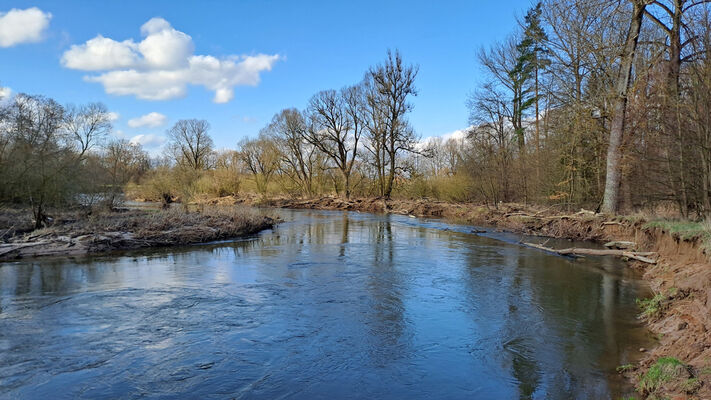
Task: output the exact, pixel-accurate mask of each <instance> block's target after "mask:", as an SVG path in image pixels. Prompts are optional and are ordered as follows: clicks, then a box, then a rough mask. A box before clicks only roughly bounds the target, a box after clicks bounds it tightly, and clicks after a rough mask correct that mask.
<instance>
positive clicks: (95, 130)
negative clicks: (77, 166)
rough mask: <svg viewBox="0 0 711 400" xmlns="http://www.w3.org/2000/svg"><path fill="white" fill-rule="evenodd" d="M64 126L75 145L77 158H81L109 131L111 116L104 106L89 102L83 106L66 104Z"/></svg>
mask: <svg viewBox="0 0 711 400" xmlns="http://www.w3.org/2000/svg"><path fill="white" fill-rule="evenodd" d="M65 119H66V121H65V124H66V125H65V126H66V129H67V131H68V132H69V134H70V135H71V136H72V137H73V138H74V142H75V143H76V145H77V147H78V148H77V153H78V157H79V159H83V158H84V156H85V155H86V153H87V152H88V151H89V150H91V148H92V147H94V146H95V145H97V144H99V143H100V142H101V141H102V140H103V139H105V138H106V137H107V136H108V134H109V133H110V132H111V129H112V126H111V118H110V116H109V111H108V110H107V109H106V106H105V105H103V104H101V103H89V104H87V105H84V106H79V107H77V106H68V107H67V108H66V113H65Z"/></svg>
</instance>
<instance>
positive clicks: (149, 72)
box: [62, 18, 281, 103]
mask: <svg viewBox="0 0 711 400" xmlns="http://www.w3.org/2000/svg"><path fill="white" fill-rule="evenodd" d="M141 34H142V35H143V36H144V39H143V40H142V41H141V42H139V43H136V42H134V41H133V40H132V39H128V40H124V41H122V42H118V41H115V40H113V39H109V38H105V37H103V36H97V37H95V38H94V39H91V40H89V41H87V42H86V43H84V44H80V45H73V46H72V47H71V48H70V49H69V50H67V51H66V52H65V53H64V55H63V56H62V65H64V66H65V67H67V68H71V69H77V70H82V71H104V72H103V73H100V74H98V75H88V76H85V77H84V79H85V80H86V81H88V82H98V83H101V84H102V85H103V86H104V90H105V91H106V93H109V94H115V95H133V96H136V97H137V98H139V99H144V100H168V99H173V98H176V97H182V96H185V94H186V93H187V86H188V85H199V86H203V87H205V88H207V89H208V90H211V91H214V92H215V95H214V97H213V101H214V102H215V103H227V102H229V101H230V100H232V99H233V98H234V87H235V86H241V85H249V86H256V85H258V84H259V82H260V73H261V72H263V71H270V70H271V69H272V66H273V65H274V63H275V62H276V61H278V60H279V59H280V58H281V57H280V56H279V55H276V54H275V55H267V54H256V55H250V56H246V55H242V56H234V55H233V56H228V57H224V58H217V57H214V56H209V55H194V54H193V52H194V50H195V46H194V44H193V41H192V38H191V37H190V36H189V35H187V34H185V33H183V32H180V31H178V30H176V29H174V28H173V27H172V26H171V25H170V23H168V21H166V20H164V19H162V18H152V19H151V20H149V21H148V22H146V23H145V24H143V26H142V27H141Z"/></svg>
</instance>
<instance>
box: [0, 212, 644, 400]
mask: <svg viewBox="0 0 711 400" xmlns="http://www.w3.org/2000/svg"><path fill="white" fill-rule="evenodd" d="M279 212H280V213H282V214H283V218H284V220H286V221H288V222H285V223H283V224H281V225H280V226H278V227H277V228H275V229H274V230H271V231H266V232H263V233H262V234H260V235H257V236H255V237H252V238H247V239H244V240H239V241H232V242H222V243H213V244H207V245H200V246H190V247H183V248H167V249H152V250H141V251H133V252H126V253H117V254H110V255H103V256H97V257H84V258H55V259H46V260H39V261H31V260H30V261H22V262H14V263H6V264H2V265H0V397H9V398H48V397H52V398H97V397H111V398H116V397H118V398H138V397H154V398H155V397H181V396H188V395H189V396H190V397H198V398H203V397H215V398H225V397H227V398H270V399H271V398H308V399H312V398H371V397H373V398H472V397H474V398H492V399H496V398H522V399H528V398H534V399H538V398H540V399H543V398H545V399H557V398H560V399H564V398H571V397H575V398H580V399H585V398H589V399H597V398H613V397H614V398H616V397H618V396H619V395H621V394H623V393H625V392H627V391H629V390H630V388H629V387H626V386H625V385H624V382H622V381H620V380H619V378H618V377H617V376H616V375H615V373H614V369H615V367H616V366H618V365H621V364H626V363H629V362H631V361H634V360H635V357H636V356H637V354H636V353H635V352H634V350H635V349H637V348H639V347H640V346H642V345H647V343H648V339H647V334H646V332H645V330H644V329H643V328H642V327H641V326H640V325H639V323H638V322H637V321H636V319H635V314H636V312H637V310H636V307H635V304H634V300H635V298H637V297H643V296H645V295H646V290H647V289H646V288H645V287H644V286H643V285H641V284H640V282H639V281H638V280H637V279H636V277H635V276H634V274H631V273H630V272H629V271H627V270H626V269H625V267H624V265H623V264H622V263H621V262H619V261H618V260H615V259H611V258H590V259H586V260H582V261H571V260H568V259H565V258H562V257H555V256H551V255H549V254H546V253H543V252H540V251H537V250H534V249H529V248H525V247H521V246H518V245H516V244H515V242H516V241H517V240H518V239H517V238H516V237H515V236H512V235H506V234H499V233H493V234H489V235H487V236H477V235H472V234H470V233H468V232H469V230H470V228H469V227H467V226H464V225H455V224H447V223H444V222H442V221H436V220H417V219H412V218H407V217H400V216H393V215H372V214H361V213H343V212H326V211H289V210H282V211H279Z"/></svg>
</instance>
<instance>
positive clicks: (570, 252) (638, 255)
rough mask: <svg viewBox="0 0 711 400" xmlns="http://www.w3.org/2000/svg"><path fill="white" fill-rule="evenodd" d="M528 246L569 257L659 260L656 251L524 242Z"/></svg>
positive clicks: (654, 261)
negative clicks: (557, 247)
mask: <svg viewBox="0 0 711 400" xmlns="http://www.w3.org/2000/svg"><path fill="white" fill-rule="evenodd" d="M523 244H524V245H526V246H529V247H533V248H536V249H539V250H543V251H546V252H549V253H553V254H557V255H561V256H569V257H580V256H584V255H586V256H619V257H627V258H631V259H633V260H637V261H641V262H643V263H647V264H656V263H657V261H656V260H655V259H652V258H650V257H655V256H656V255H657V253H654V252H651V251H650V252H640V251H629V250H614V249H586V248H580V247H571V248H567V249H553V248H550V247H545V246H543V245H540V244H535V243H525V242H524V243H523Z"/></svg>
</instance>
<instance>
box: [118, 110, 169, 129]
mask: <svg viewBox="0 0 711 400" xmlns="http://www.w3.org/2000/svg"><path fill="white" fill-rule="evenodd" d="M166 119H167V118H166V116H165V115H163V114H161V113H157V112H152V113H148V114H146V115H142V116H140V117H138V118H132V119H129V120H128V126H130V127H131V128H140V127H148V128H155V127H158V126H161V125H163V124H164V123H165V121H166Z"/></svg>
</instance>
